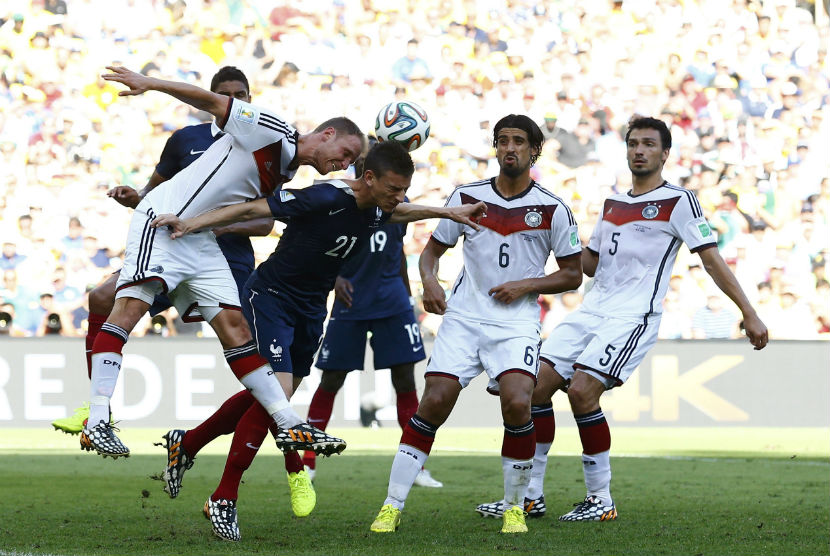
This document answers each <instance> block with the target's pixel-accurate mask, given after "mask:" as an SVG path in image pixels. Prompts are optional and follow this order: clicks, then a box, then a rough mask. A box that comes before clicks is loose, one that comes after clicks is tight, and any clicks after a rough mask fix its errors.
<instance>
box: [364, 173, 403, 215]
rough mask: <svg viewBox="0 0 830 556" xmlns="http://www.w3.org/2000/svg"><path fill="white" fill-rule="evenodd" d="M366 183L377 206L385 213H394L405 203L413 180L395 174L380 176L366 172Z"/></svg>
mask: <svg viewBox="0 0 830 556" xmlns="http://www.w3.org/2000/svg"><path fill="white" fill-rule="evenodd" d="M366 174H367V175H366V183H367V184H368V185H369V191H370V192H371V194H372V199H374V201H375V204H377V206H379V207H380V208H381V210H383V212H392V211H394V210H395V207H397V206H398V205H399V204H400V203H403V198H404V195H405V194H406V190H407V189H409V184H410V182H411V180H412V179H411V178H405V177H403V176H402V175H400V174H397V173H395V172H391V171H390V172H386V173H385V174H383V175H380V176H378V175H377V174H375V173H374V172H372V171H371V170H368V171H367V172H366Z"/></svg>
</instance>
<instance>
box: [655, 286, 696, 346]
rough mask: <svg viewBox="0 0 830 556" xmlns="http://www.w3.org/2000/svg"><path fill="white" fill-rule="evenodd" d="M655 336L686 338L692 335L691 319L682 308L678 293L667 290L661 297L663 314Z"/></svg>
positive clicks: (665, 338)
mask: <svg viewBox="0 0 830 556" xmlns="http://www.w3.org/2000/svg"><path fill="white" fill-rule="evenodd" d="M657 337H658V338H660V339H663V340H688V339H690V338H691V337H692V319H691V318H690V317H689V315H688V313H687V312H686V311H684V310H683V305H682V304H681V302H680V294H678V293H676V292H669V293H667V294H666V297H664V298H663V316H662V317H660V330H658V332H657Z"/></svg>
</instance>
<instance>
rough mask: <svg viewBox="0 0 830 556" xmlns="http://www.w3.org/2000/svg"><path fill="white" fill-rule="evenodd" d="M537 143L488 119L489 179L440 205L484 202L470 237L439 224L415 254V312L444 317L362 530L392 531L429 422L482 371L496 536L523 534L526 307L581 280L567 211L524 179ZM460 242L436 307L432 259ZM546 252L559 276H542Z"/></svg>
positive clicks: (522, 121)
mask: <svg viewBox="0 0 830 556" xmlns="http://www.w3.org/2000/svg"><path fill="white" fill-rule="evenodd" d="M543 140H544V138H543V136H542V132H541V130H540V129H539V127H538V126H537V125H536V124H535V123H534V122H533V120H531V119H530V118H528V117H527V116H523V115H515V114H511V115H509V116H506V117H504V118H502V119H501V120H499V122H498V123H497V124H496V126H495V128H494V131H493V146H494V147H495V148H496V158H497V160H498V164H499V168H500V170H499V174H498V176H496V177H494V178H490V179H488V180H482V181H479V182H476V183H471V184H468V185H462V186H460V187H458V188H456V189H455V191H454V192H453V193H452V195H451V196H450V198H449V200H448V202H447V205H448V206H457V205H463V204H466V203H474V202H478V201H484V202H485V203H487V217H486V218H483V219H482V220H481V222H480V224H481V230H478V231H476V230H472V229H471V228H469V227H467V226H463V225H459V224H455V223H451V222H448V221H442V222H441V223H439V224H438V227H437V228H436V230H435V232H434V233H433V235H432V238H431V239H430V241H429V243H428V244H427V246H426V247H425V248H424V252H423V253H422V254H421V259H420V264H419V267H420V271H421V277H422V279H423V284H424V308H425V309H426V310H427V311H430V312H432V313H437V314H442V315H444V320H443V322H442V324H441V328H440V329H439V330H438V336H437V338H436V340H435V346H434V349H433V352H432V357H431V358H430V362H429V363H428V365H427V371H426V386H425V388H424V394H423V396H422V397H421V402H420V404H419V406H418V411H417V412H416V413H415V415H414V416H413V417H412V418H411V419H410V420H409V423H408V424H407V425H406V427H405V428H404V431H403V434H402V436H401V442H400V446H399V448H398V453H397V454H396V455H395V459H394V461H393V462H392V470H391V472H390V476H389V488H388V491H387V497H386V500H385V501H384V502H383V505H382V507H381V509H380V513H379V514H378V516H377V518H376V519H375V521H374V523H372V525H371V530H372V531H374V532H377V533H384V532H390V533H391V532H394V531H395V530H396V529H397V528H398V526H399V524H400V520H401V511H402V510H403V507H404V503H405V502H406V498H407V496H408V495H409V490H410V488H411V487H412V484H413V482H414V481H415V477H416V476H417V475H418V473H419V471H420V470H421V468H422V467H423V466H424V463H425V462H426V459H427V457H428V456H429V452H430V450H431V448H432V444H433V441H434V439H435V433H436V431H437V429H438V427H440V426H441V425H442V424H443V423H444V422H445V421H446V420H447V417H449V415H450V412H451V411H452V409H453V407H454V406H455V403H456V400H457V399H458V395H459V394H460V393H461V390H462V389H463V388H464V387H466V386H467V385H468V384H469V383H470V381H471V380H472V379H474V378H475V377H476V376H478V375H479V374H481V373H482V372H486V373H487V376H488V377H489V378H490V384H491V385H496V384H498V386H499V390H500V399H501V414H502V417H503V419H504V438H503V441H502V467H503V469H504V491H505V499H506V500H507V503H508V511H507V512H505V513H504V520H503V526H502V532H503V533H523V532H526V531H527V525H526V524H525V518H524V509H523V507H522V502H523V497H524V492H525V489H526V486H527V483H528V481H529V480H530V466H531V464H532V461H533V449H534V446H535V433H534V428H533V421H532V420H531V418H530V398H531V394H532V392H533V386H534V384H535V382H536V373H537V371H538V351H539V305H538V303H537V301H536V300H537V298H538V295H539V294H540V293H558V292H562V291H567V290H572V289H574V288H576V287H578V286H579V284H580V282H581V281H582V268H581V266H580V251H581V246H580V244H579V239H578V234H577V229H576V221H575V220H574V217H573V214H572V213H571V211H570V209H569V208H568V207H567V206H566V205H565V203H564V202H562V200H561V199H559V198H558V197H556V196H555V195H553V194H552V193H550V192H549V191H548V190H546V189H545V188H543V187H542V186H540V185H539V184H537V183H536V182H535V181H534V180H532V179H531V177H530V167H531V165H532V164H533V163H534V162H535V161H536V159H537V158H538V156H539V153H540V152H541V149H542V141H543ZM462 236H464V248H463V249H464V268H463V270H462V271H461V274H460V275H459V276H458V278H457V279H456V281H455V285H454V286H453V288H452V295H451V297H450V298H449V301H446V300H445V296H444V290H443V288H442V287H441V286H440V285H439V283H438V279H437V278H436V272H437V269H438V260H439V259H440V257H441V256H442V255H443V254H444V253H445V252H446V251H447V249H448V248H450V247H451V246H453V245H455V244H456V242H457V241H458V239H459V238H460V237H462ZM551 252H553V253H554V256H555V257H556V261H557V263H558V264H559V270H557V271H555V272H553V273H552V274H549V275H546V274H545V263H546V262H547V260H548V258H549V256H550V254H551ZM493 409H495V408H493Z"/></svg>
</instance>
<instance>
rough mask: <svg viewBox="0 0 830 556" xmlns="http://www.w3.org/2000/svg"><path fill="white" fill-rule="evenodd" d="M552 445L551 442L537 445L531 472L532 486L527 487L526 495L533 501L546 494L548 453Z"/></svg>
mask: <svg viewBox="0 0 830 556" xmlns="http://www.w3.org/2000/svg"><path fill="white" fill-rule="evenodd" d="M551 445H552V444H551V443H550V442H537V443H536V453H535V455H534V456H533V469H532V470H531V471H530V484H529V485H527V494H525V496H526V497H528V498H530V499H531V500H535V499H536V498H539V497H540V496H542V495H543V494H544V493H545V471H546V470H547V467H548V452H549V451H550V447H551Z"/></svg>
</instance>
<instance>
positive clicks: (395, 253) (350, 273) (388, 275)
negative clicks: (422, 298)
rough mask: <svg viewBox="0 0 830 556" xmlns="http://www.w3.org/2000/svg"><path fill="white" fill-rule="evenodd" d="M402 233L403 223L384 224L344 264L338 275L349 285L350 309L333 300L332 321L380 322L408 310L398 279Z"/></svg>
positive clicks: (400, 278)
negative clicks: (333, 319) (349, 283)
mask: <svg viewBox="0 0 830 556" xmlns="http://www.w3.org/2000/svg"><path fill="white" fill-rule="evenodd" d="M405 234H406V224H396V223H391V222H387V223H386V224H384V225H383V227H381V228H379V229H378V230H375V231H374V232H373V233H372V235H370V236H369V241H367V242H366V243H365V244H364V245H363V247H362V249H361V250H360V253H358V254H357V255H356V256H355V257H353V258H352V259H350V260H349V261H347V262H346V264H345V265H344V266H343V268H342V269H341V271H340V276H342V277H343V278H345V279H347V280H348V281H349V282H351V283H352V286H353V288H354V291H352V306H351V307H348V308H347V307H346V306H345V305H343V303H342V302H340V301H339V300H336V299H335V301H334V305H333V306H332V308H331V316H332V318H337V319H339V320H372V319H381V318H386V317H391V316H392V315H397V314H400V313H402V312H404V311H406V310H408V309H410V308H411V307H410V305H409V292H408V291H407V289H406V286H405V285H404V281H403V278H402V277H401V259H402V258H403V238H404V235H405Z"/></svg>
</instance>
